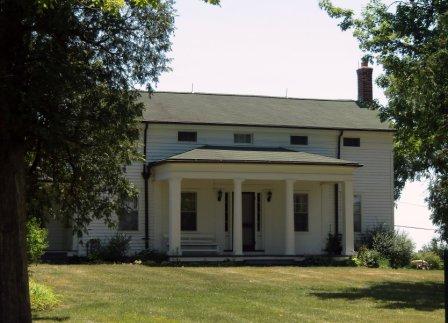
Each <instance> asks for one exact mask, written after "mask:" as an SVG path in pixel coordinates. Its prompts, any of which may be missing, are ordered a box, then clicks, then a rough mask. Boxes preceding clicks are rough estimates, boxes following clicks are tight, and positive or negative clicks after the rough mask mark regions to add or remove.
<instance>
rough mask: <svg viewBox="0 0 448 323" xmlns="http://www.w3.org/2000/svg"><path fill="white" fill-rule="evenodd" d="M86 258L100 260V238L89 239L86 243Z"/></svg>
mask: <svg viewBox="0 0 448 323" xmlns="http://www.w3.org/2000/svg"><path fill="white" fill-rule="evenodd" d="M86 252H87V258H89V260H92V261H98V260H101V252H102V247H101V240H100V239H90V240H89V241H87V243H86Z"/></svg>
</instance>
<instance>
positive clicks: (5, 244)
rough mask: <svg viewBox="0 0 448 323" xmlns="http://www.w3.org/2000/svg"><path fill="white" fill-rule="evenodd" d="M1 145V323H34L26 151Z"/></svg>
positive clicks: (11, 145) (7, 143) (7, 144)
mask: <svg viewBox="0 0 448 323" xmlns="http://www.w3.org/2000/svg"><path fill="white" fill-rule="evenodd" d="M0 143H1V145H0V147H2V152H1V153H0V165H1V167H0V277H1V279H0V322H31V311H30V299H29V289H28V267H27V266H28V264H27V257H26V240H25V200H24V199H25V168H24V147H23V144H22V145H20V144H17V143H13V142H11V141H9V142H5V140H4V138H2V139H1V140H0ZM8 146H9V147H8ZM5 148H6V149H5Z"/></svg>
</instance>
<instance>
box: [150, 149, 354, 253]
mask: <svg viewBox="0 0 448 323" xmlns="http://www.w3.org/2000/svg"><path fill="white" fill-rule="evenodd" d="M282 152H284V151H282ZM257 154H258V158H260V151H259V150H258V151H257ZM279 154H281V152H279ZM291 154H292V156H291V157H294V158H295V159H293V160H288V159H287V160H284V159H282V162H281V163H275V157H277V156H278V155H276V156H274V158H273V156H272V151H269V154H268V155H269V156H264V157H269V162H263V161H262V160H257V161H256V162H255V161H253V162H248V161H247V160H245V161H244V162H242V161H236V160H235V161H234V162H223V160H222V159H220V160H219V162H212V161H210V160H208V161H207V162H205V161H204V160H203V159H195V160H191V159H188V160H182V161H181V162H180V161H179V160H181V159H171V160H167V161H164V162H162V163H158V164H157V165H153V166H152V168H151V171H152V173H153V175H154V176H153V178H152V180H151V181H152V185H154V186H155V187H158V188H159V190H160V196H161V201H162V204H163V205H162V207H161V208H160V210H161V211H160V213H161V214H160V232H161V237H160V240H161V243H160V249H164V250H166V251H167V252H168V254H169V255H170V256H171V257H172V258H173V259H175V258H178V259H181V258H182V259H184V260H185V259H188V257H194V258H196V259H197V258H198V257H199V258H204V259H213V258H216V261H219V260H218V259H221V260H226V259H228V260H235V261H238V260H241V259H245V258H246V257H251V258H253V259H257V258H260V259H267V258H269V257H281V258H283V257H289V259H292V260H294V259H295V258H297V260H300V259H301V257H302V256H303V255H321V254H324V251H323V250H324V248H325V243H326V240H327V237H328V233H329V232H333V231H334V228H335V211H336V210H335V203H334V201H335V194H334V184H338V187H339V194H338V196H339V198H338V202H339V203H337V205H339V208H338V210H337V211H338V214H339V215H340V216H339V220H340V223H339V227H340V228H341V230H340V233H342V245H343V252H342V254H343V255H351V254H353V250H354V246H353V245H354V232H353V173H354V171H355V170H356V168H357V167H359V165H358V164H355V163H351V162H347V161H341V160H338V159H333V158H328V157H323V156H318V155H316V156H318V157H319V160H318V161H314V162H313V161H312V158H311V157H313V156H315V155H312V154H306V155H307V156H305V157H307V158H308V160H307V162H306V163H303V162H298V161H297V157H298V156H297V155H296V154H301V157H303V154H305V153H297V152H291ZM262 155H263V154H262ZM310 156H311V157H310ZM262 157H263V156H262ZM281 157H282V158H283V157H284V154H283V155H282V156H281ZM273 159H274V161H273ZM290 159H291V158H290ZM179 257H181V258H179ZM283 259H286V258H283Z"/></svg>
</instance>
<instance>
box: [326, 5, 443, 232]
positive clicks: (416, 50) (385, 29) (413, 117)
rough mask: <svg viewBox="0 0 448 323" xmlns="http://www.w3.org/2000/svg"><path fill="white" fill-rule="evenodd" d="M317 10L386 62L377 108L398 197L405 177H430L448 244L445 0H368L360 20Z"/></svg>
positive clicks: (437, 219)
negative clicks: (389, 142)
mask: <svg viewBox="0 0 448 323" xmlns="http://www.w3.org/2000/svg"><path fill="white" fill-rule="evenodd" d="M320 6H321V8H323V9H324V10H325V11H326V12H327V13H328V14H329V15H330V16H331V17H333V18H336V19H339V21H340V22H339V26H340V27H341V29H342V30H348V29H352V30H353V35H354V36H355V37H356V38H357V39H358V41H359V45H360V48H361V50H363V51H364V52H365V57H366V58H367V59H369V60H371V61H376V62H377V63H379V64H381V65H382V67H383V70H384V74H383V75H381V76H380V77H379V79H378V80H377V83H378V85H379V86H380V87H382V88H383V89H384V91H385V95H386V97H387V99H388V103H387V104H386V105H384V106H381V107H380V114H381V117H382V118H383V120H389V121H390V122H391V123H392V124H393V125H394V127H395V129H396V135H395V146H394V153H395V160H394V162H395V197H396V198H398V197H399V196H400V192H401V190H402V188H403V187H404V184H405V183H406V181H407V180H414V179H419V178H420V177H422V176H423V177H428V178H430V179H431V185H430V188H429V191H430V196H429V198H428V200H427V201H428V204H429V207H430V209H431V210H432V219H433V222H434V223H435V224H436V225H438V226H439V227H440V230H441V233H442V236H443V238H444V239H445V240H447V239H448V1H446V0H406V1H394V2H391V3H390V4H385V3H384V2H382V1H379V0H371V1H370V2H369V3H368V5H367V6H366V7H365V8H364V10H363V12H362V13H361V16H360V17H356V16H355V13H354V12H353V11H352V10H349V9H342V8H338V7H336V6H334V5H333V4H332V3H331V1H329V0H322V1H320Z"/></svg>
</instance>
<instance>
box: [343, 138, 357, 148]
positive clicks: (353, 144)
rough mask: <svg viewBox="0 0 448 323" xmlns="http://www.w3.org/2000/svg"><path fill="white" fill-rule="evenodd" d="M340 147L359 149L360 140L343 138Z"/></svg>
mask: <svg viewBox="0 0 448 323" xmlns="http://www.w3.org/2000/svg"><path fill="white" fill-rule="evenodd" d="M342 145H343V146H344V147H361V138H359V137H344V138H342Z"/></svg>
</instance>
